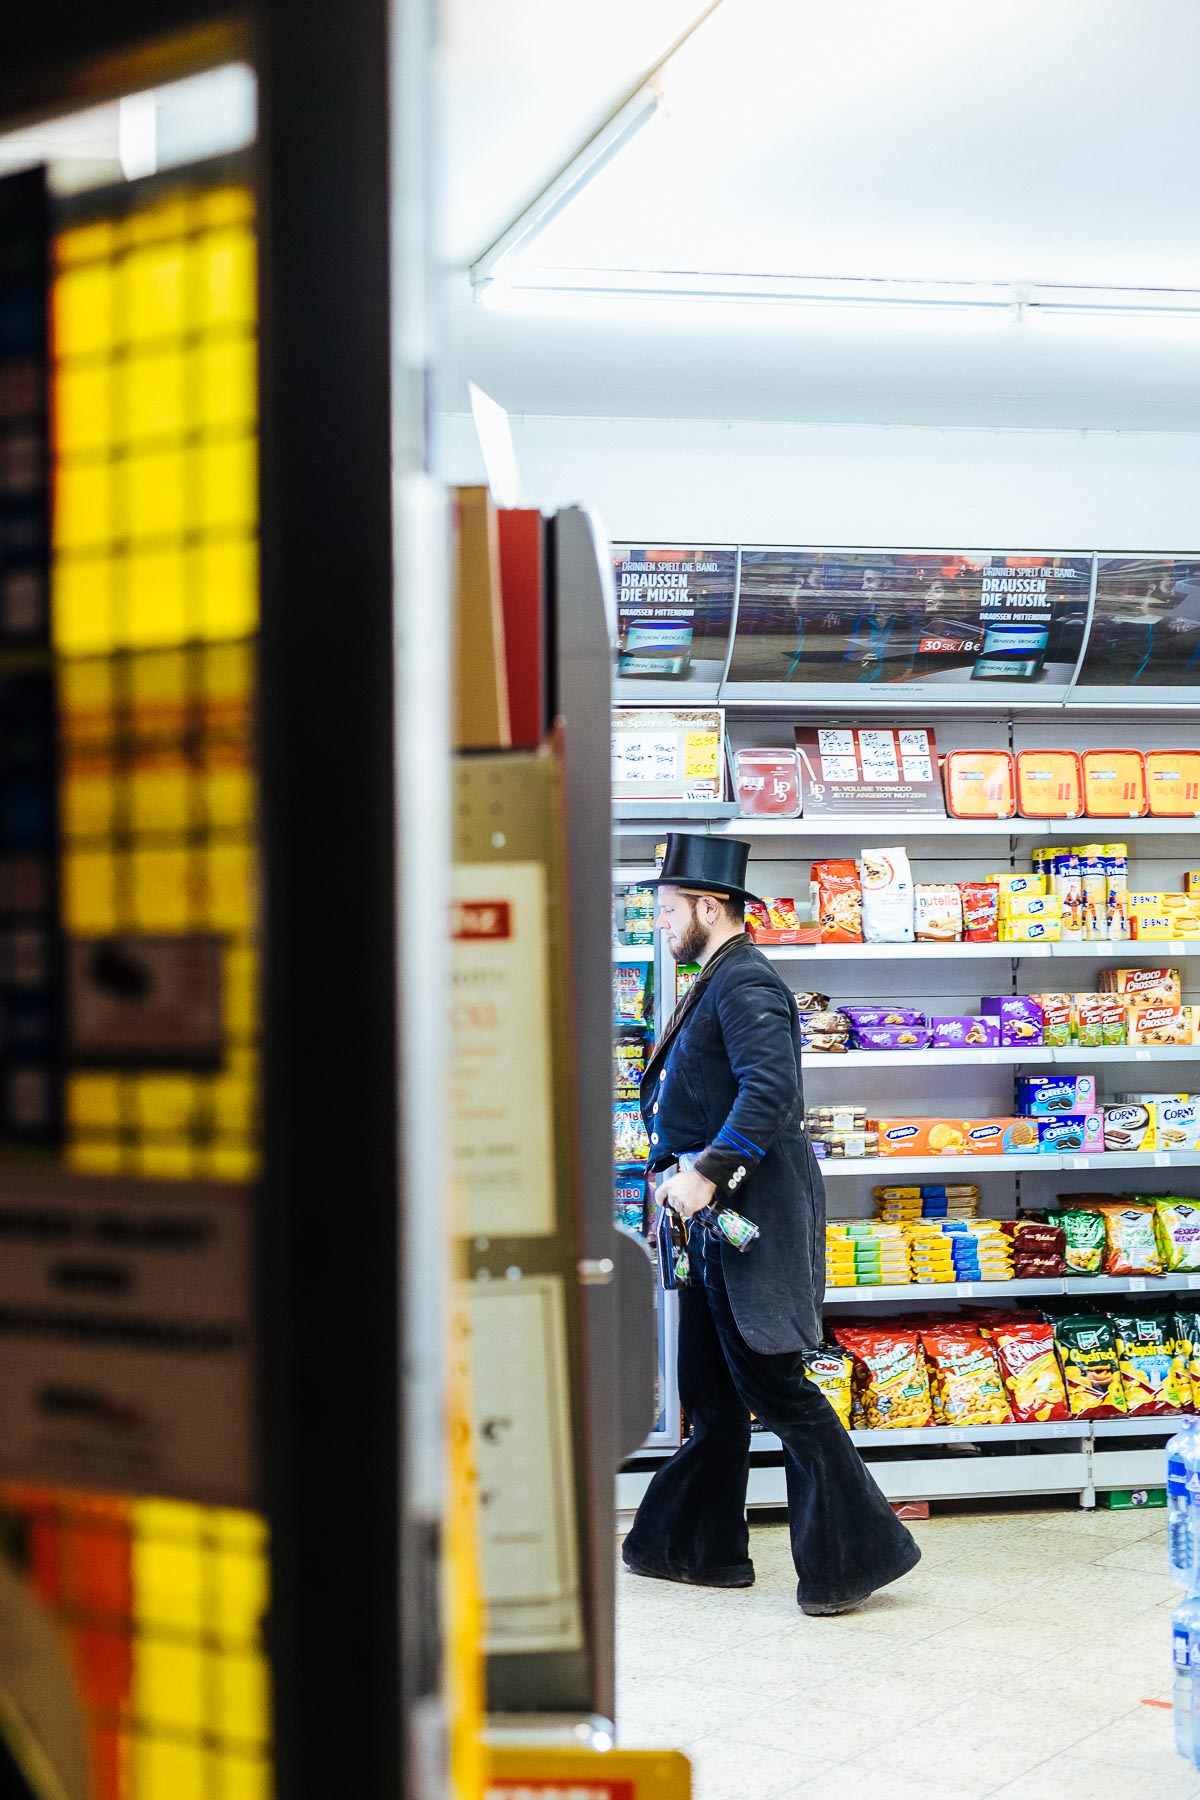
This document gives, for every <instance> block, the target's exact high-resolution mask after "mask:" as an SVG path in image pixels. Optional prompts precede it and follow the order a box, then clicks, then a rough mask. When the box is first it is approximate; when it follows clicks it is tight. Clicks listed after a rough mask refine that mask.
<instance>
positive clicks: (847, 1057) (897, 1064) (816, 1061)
mask: <svg viewBox="0 0 1200 1800" xmlns="http://www.w3.org/2000/svg"><path fill="white" fill-rule="evenodd" d="M1057 1054H1058V1053H1057V1052H1056V1051H1055V1050H1052V1049H1046V1048H1045V1047H1044V1046H1043V1045H1040V1044H1039V1045H1037V1046H1036V1047H1035V1048H1034V1049H1032V1050H1018V1049H1015V1048H1013V1049H1006V1050H963V1049H960V1048H955V1049H949V1050H847V1051H845V1052H843V1053H841V1054H838V1053H837V1052H831V1051H825V1050H806V1051H805V1052H804V1073H805V1074H806V1075H823V1074H825V1073H826V1071H827V1070H837V1069H929V1068H936V1067H937V1066H938V1065H939V1064H940V1065H941V1066H942V1068H943V1069H951V1068H953V1069H961V1068H963V1067H964V1065H966V1064H968V1063H979V1064H990V1063H1006V1064H1010V1065H1016V1064H1021V1065H1024V1064H1025V1063H1052V1062H1054V1061H1055V1060H1056V1057H1057ZM1192 1054H1193V1055H1194V1056H1196V1057H1200V1047H1198V1048H1197V1049H1196V1050H1194V1051H1193V1052H1192ZM1087 1055H1088V1052H1087V1051H1082V1052H1081V1053H1080V1054H1079V1055H1078V1056H1077V1057H1075V1058H1074V1059H1073V1060H1074V1061H1075V1062H1083V1061H1084V1060H1086V1057H1087Z"/></svg>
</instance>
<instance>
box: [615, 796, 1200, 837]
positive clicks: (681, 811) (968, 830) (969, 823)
mask: <svg viewBox="0 0 1200 1800" xmlns="http://www.w3.org/2000/svg"><path fill="white" fill-rule="evenodd" d="M616 821H617V830H618V831H619V832H621V833H622V834H624V835H632V834H633V833H635V832H637V831H646V830H649V829H651V828H653V827H656V826H661V827H662V828H663V829H664V830H673V829H674V828H675V827H676V826H678V825H681V824H685V823H686V824H692V825H696V824H702V823H703V824H707V826H708V830H709V835H710V836H712V837H746V838H787V837H805V838H811V837H840V838H845V837H855V838H856V837H861V836H862V835H863V834H864V832H865V833H866V834H867V835H868V836H870V837H877V836H878V835H879V833H880V832H881V831H883V832H888V833H890V834H891V835H892V836H893V837H897V838H898V839H903V838H905V837H918V838H923V837H1004V838H1042V837H1053V836H1068V835H1069V836H1073V837H1074V838H1076V839H1078V840H1079V841H1080V842H1082V841H1083V837H1085V836H1086V837H1087V839H1088V841H1089V842H1091V840H1092V839H1093V838H1095V839H1097V840H1103V841H1105V842H1118V841H1123V840H1124V839H1125V838H1126V837H1153V836H1156V835H1157V836H1161V837H1181V836H1182V837H1186V836H1195V835H1196V834H1198V833H1200V818H1190V819H1160V818H1151V817H1149V816H1147V817H1145V818H1141V819H1092V818H1080V819H953V818H950V817H949V816H948V815H946V814H938V813H859V814H848V815H845V816H837V815H822V814H819V813H815V814H814V815H813V816H812V817H811V818H807V819H804V818H801V819H769V818H741V817H739V815H738V813H737V809H736V803H735V802H732V801H719V802H712V801H700V802H693V803H692V804H691V805H690V806H685V805H683V804H682V803H681V804H679V805H676V804H675V803H674V802H673V801H664V802H654V801H645V800H640V801H639V800H634V801H618V802H617V804H616Z"/></svg>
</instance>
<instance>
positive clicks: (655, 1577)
mask: <svg viewBox="0 0 1200 1800" xmlns="http://www.w3.org/2000/svg"><path fill="white" fill-rule="evenodd" d="M621 1560H622V1561H623V1562H624V1564H625V1567H626V1568H627V1569H628V1570H629V1573H630V1574H631V1575H647V1576H649V1577H650V1579H651V1580H652V1581H678V1582H680V1583H681V1584H682V1585H683V1586H684V1587H706V1588H748V1587H753V1586H754V1564H753V1563H748V1562H746V1563H733V1564H732V1565H731V1566H730V1567H729V1568H727V1569H711V1570H710V1571H709V1572H708V1574H707V1575H684V1574H682V1573H680V1572H677V1571H675V1570H672V1569H652V1568H650V1566H649V1565H648V1564H647V1563H639V1562H634V1561H633V1560H632V1559H631V1558H630V1557H628V1556H623V1557H622V1559H621Z"/></svg>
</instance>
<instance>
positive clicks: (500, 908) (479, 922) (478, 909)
mask: <svg viewBox="0 0 1200 1800" xmlns="http://www.w3.org/2000/svg"><path fill="white" fill-rule="evenodd" d="M450 935H451V937H452V938H453V939H454V940H455V942H456V943H460V944H462V943H474V942H477V941H478V940H479V939H481V938H496V939H500V938H510V937H511V936H512V905H511V903H510V902H509V901H507V900H471V901H469V902H464V903H462V904H460V905H458V906H455V907H453V908H452V909H451V926H450Z"/></svg>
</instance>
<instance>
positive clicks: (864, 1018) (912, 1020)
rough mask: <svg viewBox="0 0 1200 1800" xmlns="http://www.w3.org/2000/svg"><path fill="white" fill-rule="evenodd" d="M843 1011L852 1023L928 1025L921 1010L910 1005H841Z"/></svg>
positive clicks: (840, 1009)
mask: <svg viewBox="0 0 1200 1800" xmlns="http://www.w3.org/2000/svg"><path fill="white" fill-rule="evenodd" d="M839 1011H841V1012H844V1013H845V1015H846V1017H847V1018H848V1019H849V1021H850V1023H851V1024H852V1025H855V1026H858V1025H928V1023H929V1021H928V1019H927V1018H926V1017H925V1014H924V1013H923V1012H914V1011H913V1009H912V1008H911V1007H910V1006H843V1007H840V1008H839Z"/></svg>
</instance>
